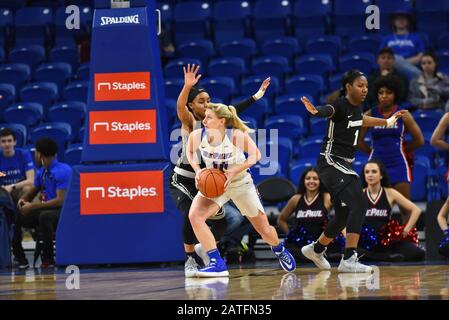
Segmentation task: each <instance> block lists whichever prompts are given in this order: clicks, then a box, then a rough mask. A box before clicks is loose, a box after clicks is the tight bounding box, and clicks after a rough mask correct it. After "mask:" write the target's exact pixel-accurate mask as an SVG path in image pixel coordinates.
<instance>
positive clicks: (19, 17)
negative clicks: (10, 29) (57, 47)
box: [15, 7, 53, 46]
mask: <svg viewBox="0 0 449 320" xmlns="http://www.w3.org/2000/svg"><path fill="white" fill-rule="evenodd" d="M52 24H53V11H52V9H51V8H49V7H25V8H21V9H18V10H17V11H16V14H15V34H16V46H17V45H29V44H39V45H45V44H46V43H47V42H48V41H49V38H50V29H49V28H50V26H51V25H52Z"/></svg>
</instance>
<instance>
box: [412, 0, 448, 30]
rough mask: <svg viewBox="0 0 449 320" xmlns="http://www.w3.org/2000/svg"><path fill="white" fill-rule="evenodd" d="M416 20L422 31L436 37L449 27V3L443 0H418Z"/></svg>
mask: <svg viewBox="0 0 449 320" xmlns="http://www.w3.org/2000/svg"><path fill="white" fill-rule="evenodd" d="M415 3H416V22H417V28H418V30H419V31H420V32H427V33H428V34H429V36H431V37H434V36H437V35H438V32H441V31H442V30H447V28H448V11H449V4H448V2H447V1H441V0H426V1H423V0H416V2H415Z"/></svg>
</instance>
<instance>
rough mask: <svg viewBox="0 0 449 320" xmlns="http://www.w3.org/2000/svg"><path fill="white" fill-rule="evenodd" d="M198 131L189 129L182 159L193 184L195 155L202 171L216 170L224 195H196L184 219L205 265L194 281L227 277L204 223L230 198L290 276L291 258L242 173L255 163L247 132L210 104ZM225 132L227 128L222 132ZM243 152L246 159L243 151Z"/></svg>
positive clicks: (231, 113) (232, 113)
mask: <svg viewBox="0 0 449 320" xmlns="http://www.w3.org/2000/svg"><path fill="white" fill-rule="evenodd" d="M203 124H204V128H203V129H197V130H194V131H193V132H192V133H191V134H190V136H189V141H188V143H187V158H188V160H189V162H190V164H191V166H192V168H193V169H194V170H195V174H196V177H195V179H196V184H197V185H198V180H199V177H200V174H201V172H202V171H203V170H204V169H201V168H200V165H199V164H200V162H201V161H200V160H201V159H198V157H197V156H196V155H197V151H198V150H199V151H200V153H201V157H202V159H203V161H204V162H205V164H206V168H209V169H210V168H216V169H220V170H222V171H224V173H225V175H226V178H227V180H226V183H225V193H224V194H223V195H221V196H219V197H216V198H207V197H205V196H204V195H202V194H201V192H198V194H197V195H196V196H195V198H194V199H193V203H192V206H191V207H190V212H189V219H190V222H191V224H192V227H193V231H194V232H195V235H196V237H197V239H198V241H199V242H200V243H201V245H202V247H203V248H204V250H205V251H206V252H207V254H208V256H209V258H210V263H209V265H207V266H206V267H204V268H202V269H199V270H198V272H197V273H196V275H197V276H198V277H226V276H228V275H229V272H228V270H227V267H226V264H225V262H224V261H223V259H222V258H221V256H220V253H219V251H218V250H217V246H216V243H215V239H214V236H213V234H212V233H211V231H210V229H209V228H208V226H207V224H206V219H207V218H209V217H210V216H211V215H213V214H215V213H216V212H217V210H218V209H219V208H220V207H222V206H223V205H224V204H225V203H226V202H228V201H229V200H232V201H233V202H234V204H235V205H236V206H237V208H238V209H239V211H240V212H241V213H242V214H243V215H245V216H246V217H247V218H248V219H249V221H250V222H251V224H252V225H253V227H254V229H255V230H256V231H257V232H258V233H259V234H260V235H261V236H262V239H263V240H264V241H265V242H267V243H268V244H270V245H271V248H272V250H273V252H274V253H275V254H276V256H277V257H278V259H279V262H280V264H281V267H282V268H283V269H284V270H285V271H287V272H291V271H293V270H295V268H296V263H295V260H294V258H293V256H292V255H291V254H290V252H288V251H287V249H286V248H285V247H284V243H281V242H280V241H279V238H278V235H277V233H276V229H275V228H274V227H272V226H270V224H269V223H268V219H267V216H266V215H265V211H264V208H263V206H262V203H261V201H260V198H259V196H258V193H257V190H256V187H255V186H254V183H253V179H252V177H251V174H250V173H249V172H248V169H249V168H250V167H251V166H253V165H254V164H256V162H257V161H259V159H260V151H259V149H258V148H257V146H256V144H255V143H254V141H253V140H252V139H251V138H250V136H249V135H248V131H249V130H250V129H249V128H248V127H247V126H246V125H245V124H244V123H243V121H242V120H241V119H240V118H239V117H238V116H237V112H236V110H235V108H234V107H233V106H227V105H224V104H218V103H210V104H209V106H208V107H207V109H206V117H205V118H204V120H203ZM227 128H231V129H227ZM243 152H246V153H247V154H248V158H246V157H245V155H244V153H243Z"/></svg>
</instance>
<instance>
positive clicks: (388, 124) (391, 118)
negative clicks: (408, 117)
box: [387, 116, 398, 128]
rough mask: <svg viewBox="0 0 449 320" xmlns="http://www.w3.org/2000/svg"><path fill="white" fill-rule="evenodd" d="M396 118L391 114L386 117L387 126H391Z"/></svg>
mask: <svg viewBox="0 0 449 320" xmlns="http://www.w3.org/2000/svg"><path fill="white" fill-rule="evenodd" d="M397 120H398V118H396V117H395V116H391V117H389V118H388V119H387V128H391V127H392V126H394V124H395V123H396V121H397Z"/></svg>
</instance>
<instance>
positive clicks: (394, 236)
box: [381, 220, 419, 247]
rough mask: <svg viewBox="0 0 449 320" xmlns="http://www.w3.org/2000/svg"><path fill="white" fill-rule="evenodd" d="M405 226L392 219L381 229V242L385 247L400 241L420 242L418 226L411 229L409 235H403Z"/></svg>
mask: <svg viewBox="0 0 449 320" xmlns="http://www.w3.org/2000/svg"><path fill="white" fill-rule="evenodd" d="M403 232H404V226H402V225H401V224H400V223H399V222H398V221H396V220H390V221H389V222H388V223H387V224H386V225H385V226H384V227H383V228H382V231H381V244H382V246H384V247H388V246H390V245H392V244H393V243H395V242H398V241H410V242H412V243H415V244H418V242H419V241H418V234H417V233H416V228H413V229H411V230H410V231H409V232H408V234H407V236H405V237H404V236H403V234H402V233H403Z"/></svg>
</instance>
